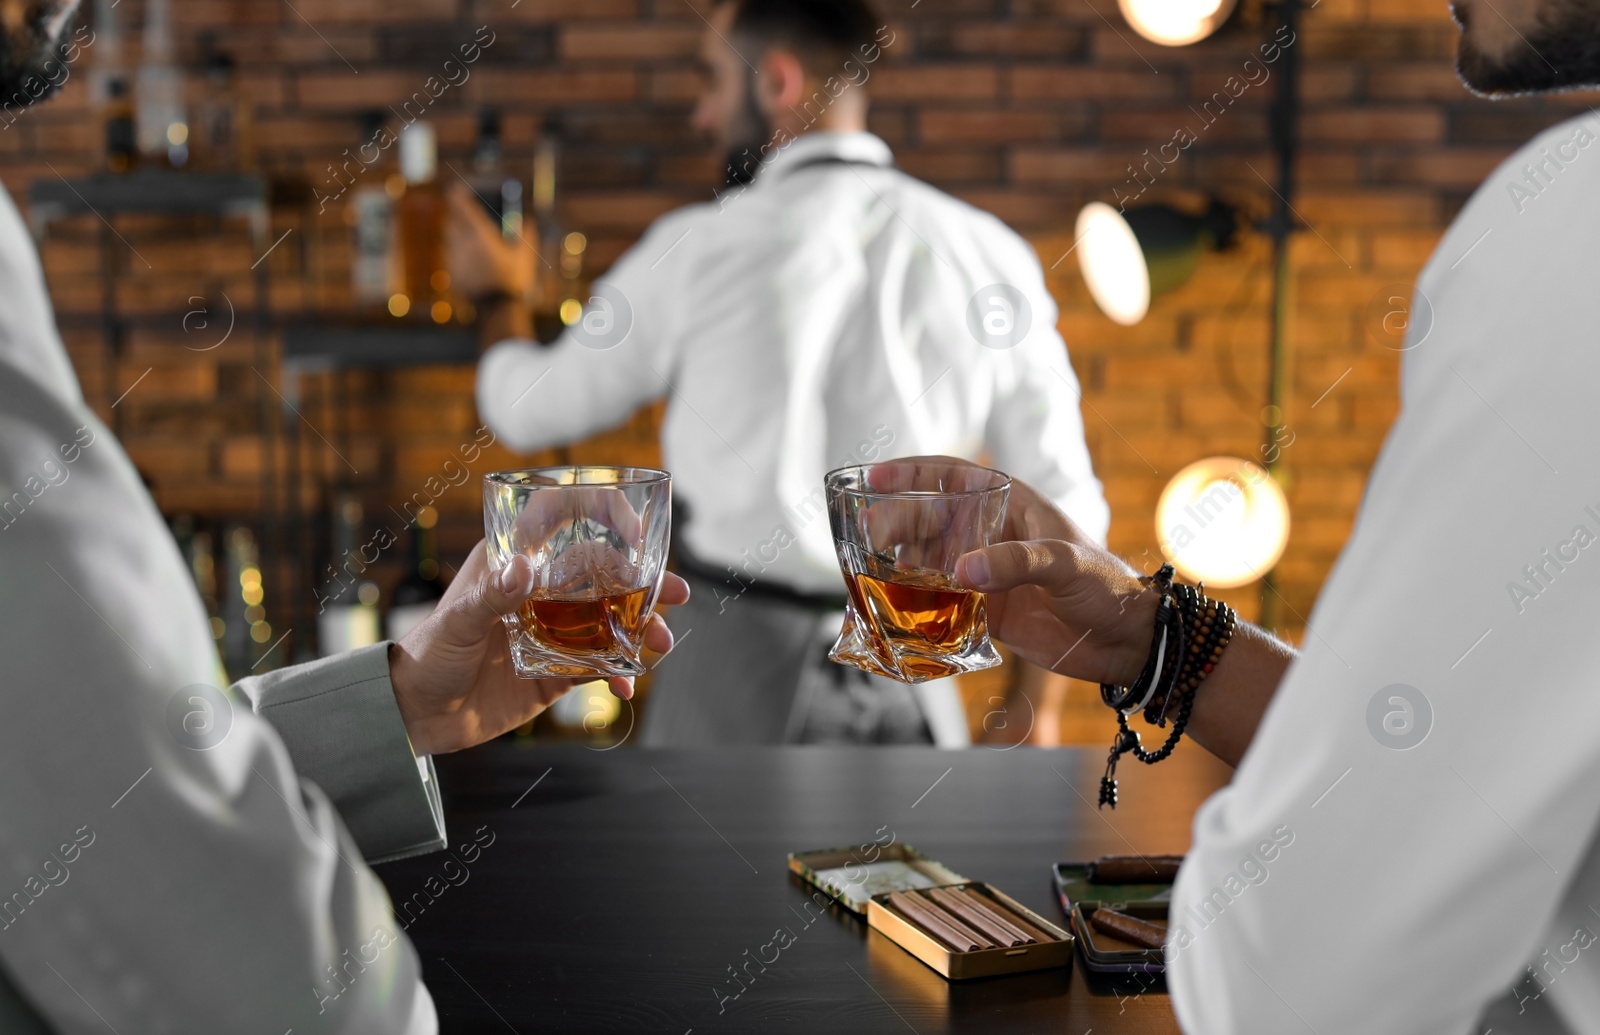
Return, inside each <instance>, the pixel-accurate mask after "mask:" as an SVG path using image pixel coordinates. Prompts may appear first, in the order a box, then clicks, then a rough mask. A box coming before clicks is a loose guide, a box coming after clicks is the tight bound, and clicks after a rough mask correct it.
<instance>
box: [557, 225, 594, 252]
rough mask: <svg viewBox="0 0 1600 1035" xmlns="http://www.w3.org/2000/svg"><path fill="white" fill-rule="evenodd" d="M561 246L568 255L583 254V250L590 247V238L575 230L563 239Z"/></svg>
mask: <svg viewBox="0 0 1600 1035" xmlns="http://www.w3.org/2000/svg"><path fill="white" fill-rule="evenodd" d="M561 247H562V248H563V249H565V250H566V253H567V254H568V255H582V254H583V250H584V249H585V248H587V247H589V239H588V238H587V237H585V236H583V235H582V234H580V233H578V232H577V231H576V230H574V231H573V232H572V233H570V234H568V235H567V236H566V237H565V238H563V239H562V241H561Z"/></svg>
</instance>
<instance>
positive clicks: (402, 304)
mask: <svg viewBox="0 0 1600 1035" xmlns="http://www.w3.org/2000/svg"><path fill="white" fill-rule="evenodd" d="M409 312H411V299H409V298H407V297H406V296H405V295H403V294H398V293H397V294H393V295H390V296H389V315H390V316H404V315H406V314H407V313H409Z"/></svg>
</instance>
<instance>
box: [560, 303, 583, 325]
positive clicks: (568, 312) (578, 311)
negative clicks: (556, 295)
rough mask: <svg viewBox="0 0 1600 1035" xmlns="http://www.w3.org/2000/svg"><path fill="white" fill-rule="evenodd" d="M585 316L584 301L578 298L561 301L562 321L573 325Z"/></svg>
mask: <svg viewBox="0 0 1600 1035" xmlns="http://www.w3.org/2000/svg"><path fill="white" fill-rule="evenodd" d="M582 316H583V303H582V302H580V301H578V300H577V299H576V298H567V299H563V300H562V302H561V322H562V323H564V324H566V325H567V326H568V327H571V326H572V325H573V324H575V323H577V322H578V320H579V319H580V318H581V317H582Z"/></svg>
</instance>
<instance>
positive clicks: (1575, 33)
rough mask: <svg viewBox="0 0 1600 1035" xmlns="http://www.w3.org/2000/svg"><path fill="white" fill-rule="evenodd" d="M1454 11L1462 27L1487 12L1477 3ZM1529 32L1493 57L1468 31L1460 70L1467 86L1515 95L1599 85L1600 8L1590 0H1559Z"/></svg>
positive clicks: (1497, 94)
mask: <svg viewBox="0 0 1600 1035" xmlns="http://www.w3.org/2000/svg"><path fill="white" fill-rule="evenodd" d="M1469 12H1470V13H1469ZM1490 13H1491V14H1493V11H1491V12H1490ZM1455 15H1456V20H1457V21H1458V22H1462V23H1463V24H1462V29H1463V30H1466V29H1467V28H1468V26H1467V25H1466V21H1467V20H1468V19H1471V18H1480V17H1483V14H1482V11H1481V10H1480V9H1479V8H1478V7H1477V6H1476V5H1474V6H1473V7H1471V8H1469V9H1467V10H1465V11H1463V10H1457V11H1456V12H1455ZM1463 16H1465V17H1463ZM1524 36H1525V42H1524V41H1519V42H1518V43H1516V44H1515V45H1514V46H1513V47H1512V48H1511V50H1510V51H1509V52H1508V53H1506V54H1504V55H1501V56H1499V57H1490V56H1489V55H1487V54H1485V53H1484V52H1483V51H1481V50H1479V49H1478V48H1477V47H1475V46H1474V45H1473V44H1472V40H1471V35H1470V34H1469V33H1467V32H1465V31H1463V35H1462V37H1461V45H1460V47H1459V48H1458V50H1457V52H1456V72H1457V74H1459V75H1460V76H1461V79H1462V81H1463V82H1464V83H1466V84H1467V87H1468V89H1470V90H1472V91H1473V92H1474V93H1477V94H1481V95H1482V96H1485V97H1512V96H1515V95H1517V94H1525V93H1548V92H1552V91H1557V90H1577V89H1582V88H1584V87H1592V86H1595V85H1600V11H1596V10H1595V9H1594V8H1593V7H1592V6H1591V4H1590V3H1589V2H1587V0H1556V2H1554V3H1552V4H1551V5H1550V6H1549V7H1547V8H1545V9H1544V10H1543V11H1541V12H1540V14H1539V18H1538V24H1537V25H1535V26H1534V27H1533V28H1532V29H1530V30H1529V31H1528V32H1527V33H1525V34H1524Z"/></svg>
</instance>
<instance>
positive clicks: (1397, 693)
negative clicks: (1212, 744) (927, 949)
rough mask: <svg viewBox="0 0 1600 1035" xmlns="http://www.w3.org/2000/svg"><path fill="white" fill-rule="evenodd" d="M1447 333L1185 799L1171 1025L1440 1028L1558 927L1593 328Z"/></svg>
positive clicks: (1599, 509)
mask: <svg viewBox="0 0 1600 1035" xmlns="http://www.w3.org/2000/svg"><path fill="white" fill-rule="evenodd" d="M1579 268H1587V267H1574V269H1579ZM1530 290H1531V289H1530ZM1504 291H1505V293H1506V294H1505V297H1507V298H1516V297H1519V296H1518V288H1517V286H1516V285H1514V284H1506V285H1505V286H1504ZM1435 304H1436V305H1438V306H1439V310H1438V311H1440V312H1443V311H1444V309H1445V307H1444V305H1442V304H1440V303H1439V301H1438V296H1437V295H1436V296H1435ZM1467 312H1468V314H1469V316H1468V318H1469V319H1472V320H1478V321H1480V322H1481V321H1482V320H1483V317H1484V313H1482V312H1472V311H1471V309H1470V307H1469V308H1468V310H1467ZM1453 330H1454V329H1453V328H1441V327H1436V328H1435V330H1434V335H1435V337H1434V338H1432V339H1430V340H1429V341H1428V343H1427V345H1426V346H1424V348H1423V349H1422V350H1420V351H1419V353H1418V354H1416V355H1415V356H1413V357H1410V360H1408V361H1411V362H1412V365H1411V366H1408V367H1407V385H1406V392H1405V397H1404V398H1405V410H1404V412H1403V414H1402V416H1401V418H1400V419H1399V421H1398V422H1397V424H1396V425H1395V427H1394V428H1393V430H1392V433H1391V435H1390V438H1389V440H1388V442H1387V444H1386V446H1385V449H1384V452H1383V455H1382V457H1381V459H1380V461H1379V464H1378V466H1377V468H1376V469H1375V471H1374V475H1373V478H1372V481H1371V483H1370V484H1369V487H1368V490H1367V496H1366V499H1365V502H1364V503H1363V505H1362V510H1361V514H1360V517H1359V520H1358V523H1357V525H1356V528H1355V531H1354V534H1353V536H1352V537H1351V539H1350V541H1349V542H1348V544H1347V546H1346V548H1345V550H1344V552H1343V554H1342V555H1341V557H1340V559H1339V563H1338V565H1337V567H1336V569H1335V571H1334V573H1333V575H1332V577H1331V578H1330V580H1329V582H1328V584H1327V585H1326V587H1325V588H1324V591H1323V594H1322V597H1321V599H1320V601H1319V603H1318V606H1317V608H1316V610H1315V611H1314V612H1313V614H1312V615H1311V618H1310V623H1309V630H1308V632H1307V633H1306V636H1305V641H1304V642H1305V649H1304V651H1303V653H1302V654H1301V656H1300V657H1299V659H1298V660H1297V661H1296V662H1295V663H1294V665H1293V667H1292V668H1291V670H1290V671H1289V673H1288V675H1287V676H1286V678H1285V679H1284V681H1283V683H1282V684H1281V685H1280V687H1279V689H1278V692H1277V694H1276V696H1275V698H1274V699H1273V702H1272V704H1271V706H1270V708H1269V709H1268V711H1267V713H1266V716H1265V718H1264V720H1263V722H1262V724H1261V726H1260V729H1259V731H1258V733H1257V734H1256V737H1255V740H1254V742H1253V743H1252V745H1251V747H1250V750H1249V751H1248V753H1247V754H1246V756H1245V758H1244V759H1243V762H1242V764H1241V765H1240V766H1239V768H1238V770H1237V772H1236V774H1235V776H1234V779H1233V781H1232V783H1231V784H1230V785H1229V786H1228V787H1227V788H1225V789H1224V790H1222V791H1220V792H1219V793H1217V794H1216V795H1215V796H1214V797H1212V798H1211V799H1210V800H1209V801H1208V802H1207V803H1206V804H1205V805H1204V807H1203V808H1202V809H1201V810H1200V812H1199V813H1198V815H1197V816H1196V819H1195V823H1194V843H1193V848H1192V849H1191V851H1190V853H1189V856H1188V861H1187V862H1186V863H1185V865H1184V867H1183V869H1182V872H1181V873H1180V875H1179V878H1178V881H1177V885H1176V888H1175V891H1174V896H1173V904H1172V909H1173V913H1172V919H1171V928H1170V931H1171V934H1170V941H1169V944H1168V954H1169V960H1170V965H1169V968H1168V975H1169V983H1170V987H1171V990H1172V994H1173V1002H1174V1006H1175V1008H1176V1011H1177V1014H1178V1018H1179V1021H1180V1022H1181V1024H1182V1027H1183V1030H1184V1031H1185V1032H1187V1033H1189V1035H1236V1033H1240V1032H1285V1033H1287V1032H1298V1031H1307V1030H1312V1031H1316V1032H1318V1033H1320V1035H1335V1033H1341V1032H1360V1033H1362V1035H1390V1033H1392V1035H1465V1033H1467V1032H1468V1031H1469V1026H1470V1025H1471V1024H1472V1022H1473V1021H1474V1019H1475V1018H1476V1017H1477V1016H1478V1014H1479V1012H1480V1011H1481V1010H1482V1009H1483V1007H1484V1005H1485V1004H1486V1003H1487V1002H1489V1001H1490V1000H1491V999H1493V998H1495V997H1500V996H1505V995H1506V994H1507V991H1508V989H1509V988H1510V987H1511V986H1512V985H1513V984H1514V983H1515V982H1516V981H1517V980H1518V979H1519V978H1521V977H1522V976H1523V968H1524V966H1525V964H1526V963H1527V961H1528V960H1530V959H1533V958H1535V957H1537V956H1538V955H1539V950H1540V948H1542V947H1546V946H1547V945H1548V947H1550V948H1551V949H1552V950H1554V949H1555V948H1556V947H1557V945H1559V942H1558V943H1556V945H1550V944H1549V943H1548V942H1547V941H1546V939H1547V938H1548V937H1549V935H1548V934H1547V931H1548V930H1549V927H1550V924H1551V920H1552V916H1553V914H1554V912H1555V910H1556V908H1557V904H1558V902H1560V900H1561V899H1562V896H1563V893H1564V889H1565V888H1566V887H1567V886H1568V884H1569V882H1570V881H1571V880H1572V879H1573V877H1574V875H1575V874H1577V873H1578V872H1580V870H1581V869H1582V867H1583V864H1584V859H1585V855H1586V850H1587V845H1588V843H1589V840H1590V837H1591V836H1592V834H1593V832H1594V829H1595V822H1596V818H1597V816H1600V752H1596V751H1595V749H1594V738H1595V731H1596V730H1597V729H1600V694H1597V693H1595V692H1594V678H1595V671H1596V663H1597V661H1600V640H1597V639H1596V637H1595V635H1594V631H1593V630H1594V615H1595V614H1597V613H1600V547H1596V546H1593V545H1589V544H1592V543H1595V542H1597V541H1600V518H1597V517H1596V514H1597V513H1600V463H1597V461H1596V459H1595V457H1594V450H1593V442H1594V440H1595V437H1596V434H1597V429H1596V427H1595V422H1594V419H1593V414H1594V406H1593V404H1592V400H1591V401H1590V402H1589V404H1588V405H1587V406H1585V405H1583V401H1582V400H1583V396H1584V394H1585V392H1586V391H1588V389H1587V388H1586V387H1584V386H1592V384H1593V383H1594V382H1593V371H1594V369H1595V367H1596V365H1597V364H1596V363H1595V362H1594V361H1593V359H1592V353H1593V350H1592V349H1591V348H1590V347H1589V346H1590V345H1591V344H1592V336H1593V332H1592V330H1586V331H1585V344H1584V348H1585V350H1586V352H1585V353H1584V354H1583V355H1581V356H1579V355H1577V354H1574V368H1573V369H1571V370H1569V371H1568V372H1567V376H1566V377H1564V378H1557V379H1549V378H1544V377H1538V378H1535V377H1532V376H1528V374H1526V373H1524V374H1518V373H1517V372H1516V367H1517V366H1518V365H1519V364H1520V365H1523V366H1525V367H1527V366H1535V364H1532V362H1531V360H1530V359H1529V357H1527V356H1526V355H1525V354H1523V355H1516V354H1514V353H1515V351H1516V350H1514V349H1513V348H1512V347H1511V346H1510V341H1511V338H1510V337H1509V336H1508V337H1506V338H1505V339H1503V340H1494V339H1495V338H1496V337H1497V335H1496V334H1495V333H1494V332H1493V331H1492V330H1491V331H1489V332H1487V336H1488V338H1489V340H1494V346H1495V347H1494V348H1483V349H1480V350H1479V351H1478V353H1477V355H1472V354H1470V353H1469V352H1468V351H1467V350H1466V349H1463V348H1459V347H1458V346H1459V344H1460V338H1457V337H1456V335H1455V334H1454V333H1452V332H1453ZM1527 333H1528V335H1529V336H1530V337H1532V336H1534V335H1535V334H1536V332H1535V331H1533V330H1529V331H1528V332H1527ZM1463 336H1464V334H1463ZM1452 338H1456V340H1455V341H1452ZM1480 344H1481V343H1480ZM1419 368H1420V369H1419ZM1414 375H1415V376H1414ZM1480 393H1481V394H1480ZM1513 429H1515V430H1513ZM1535 449H1537V450H1538V452H1535ZM1546 458H1548V460H1549V463H1547V462H1546ZM1557 469H1559V471H1560V473H1559V475H1558V474H1556V473H1555V471H1556V470H1557ZM1591 504H1593V505H1595V507H1596V509H1595V510H1594V511H1588V510H1586V509H1585V508H1586V506H1589V505H1591ZM1546 550H1548V553H1544V552H1542V551H1546ZM1546 557H1551V558H1555V560H1554V561H1552V562H1551V563H1549V564H1548V565H1546V567H1545V571H1546V573H1547V574H1546V576H1545V581H1546V583H1547V584H1546V586H1545V588H1544V589H1543V590H1542V591H1541V592H1540V594H1539V595H1538V597H1537V599H1532V600H1530V601H1524V602H1523V604H1524V606H1523V607H1521V608H1519V607H1518V606H1517V600H1516V597H1515V594H1513V593H1512V592H1511V591H1510V588H1509V587H1510V586H1512V585H1519V584H1522V585H1525V584H1526V580H1527V578H1528V576H1527V574H1526V571H1525V569H1526V568H1527V567H1528V566H1529V564H1530V562H1531V563H1532V564H1534V565H1541V564H1544V562H1545V558H1546ZM1199 692H1200V693H1201V694H1205V693H1207V692H1217V691H1216V690H1215V689H1208V687H1206V686H1205V685H1202V686H1201V687H1200V690H1199ZM1186 750H1195V749H1194V748H1192V747H1190V748H1186ZM1590 923H1593V921H1592V920H1590ZM1571 934H1572V933H1571V931H1570V929H1569V930H1568V932H1567V934H1566V935H1565V936H1564V938H1563V940H1566V939H1568V938H1570V937H1571ZM1583 966H1585V967H1587V968H1589V969H1590V970H1592V968H1593V966H1594V964H1593V961H1592V959H1591V960H1586V961H1585V963H1584V964H1583ZM1563 980H1566V981H1569V982H1570V981H1576V980H1579V979H1577V978H1574V977H1571V976H1568V977H1566V978H1564V979H1563Z"/></svg>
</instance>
